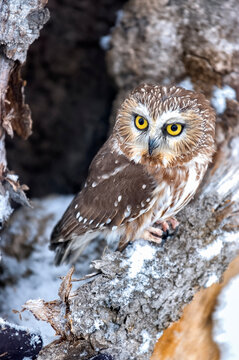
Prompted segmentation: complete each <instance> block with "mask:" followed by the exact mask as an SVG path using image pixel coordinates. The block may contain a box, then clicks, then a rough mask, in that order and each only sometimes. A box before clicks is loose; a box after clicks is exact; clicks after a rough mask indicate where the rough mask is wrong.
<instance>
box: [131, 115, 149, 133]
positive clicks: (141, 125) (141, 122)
mask: <svg viewBox="0 0 239 360" xmlns="http://www.w3.org/2000/svg"><path fill="white" fill-rule="evenodd" d="M134 123H135V126H136V127H137V129H139V130H145V129H147V127H148V126H149V123H148V121H147V120H146V119H145V118H144V117H143V116H140V115H137V116H136V118H135V120H134Z"/></svg>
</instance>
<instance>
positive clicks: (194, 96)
mask: <svg viewBox="0 0 239 360" xmlns="http://www.w3.org/2000/svg"><path fill="white" fill-rule="evenodd" d="M214 137H215V113H214V111H213V109H212V108H211V107H210V104H209V102H208V100H206V98H205V97H204V95H202V94H200V93H195V92H193V91H189V90H185V89H183V88H180V87H175V86H159V85H149V84H142V85H140V86H138V87H137V88H136V89H134V90H133V91H132V92H131V93H130V94H129V96H128V97H127V98H126V99H125V100H124V102H123V103H122V105H121V106H120V108H119V110H118V114H117V116H116V122H115V125H114V128H113V132H112V135H111V136H110V137H109V139H108V140H107V141H106V142H105V144H104V145H103V146H102V148H101V149H100V150H99V152H98V153H97V155H96V156H95V158H94V159H93V161H92V163H91V165H90V168H89V174H88V177H87V180H86V183H85V186H84V188H83V189H82V190H81V191H80V193H79V194H78V195H76V197H75V198H74V199H73V201H72V202H71V204H70V206H69V207H68V209H67V210H66V212H65V213H64V215H63V217H62V219H61V220H60V221H59V223H58V224H57V225H56V227H55V228H54V230H53V233H52V237H51V246H50V248H51V249H54V250H56V264H60V263H62V262H64V261H66V262H68V261H70V262H74V261H75V260H76V258H77V257H78V256H79V255H80V253H81V252H82V250H83V249H84V247H85V246H86V245H87V244H88V243H89V242H90V241H91V240H93V239H95V238H97V237H99V236H100V237H105V238H106V240H107V241H115V240H116V241H118V244H119V245H118V249H120V250H122V249H123V248H124V247H125V246H126V245H127V244H128V243H129V242H130V241H133V240H135V239H139V238H141V239H145V240H150V241H154V242H161V238H162V234H163V231H166V230H167V229H168V226H169V225H168V223H171V225H172V227H173V229H174V228H175V227H176V226H177V225H178V223H177V220H176V219H174V215H175V214H177V212H178V211H180V210H181V209H182V208H183V207H184V206H185V205H186V204H187V203H188V202H189V201H190V199H191V198H192V197H193V195H194V194H195V192H196V190H197V188H198V186H199V184H200V182H201V180H202V178H203V176H204V174H205V172H206V169H207V167H208V164H209V162H210V161H211V159H212V155H213V153H214V151H215V147H214ZM155 224H161V228H159V227H157V226H156V225H155Z"/></svg>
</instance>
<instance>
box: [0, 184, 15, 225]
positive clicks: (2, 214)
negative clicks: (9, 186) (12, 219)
mask: <svg viewBox="0 0 239 360" xmlns="http://www.w3.org/2000/svg"><path fill="white" fill-rule="evenodd" d="M12 211H13V210H12V208H11V206H10V199H9V192H8V191H6V193H5V194H4V195H1V194H0V223H1V224H2V223H3V222H5V221H6V220H7V219H8V218H9V216H10V215H11V213H12ZM0 227H1V226H0Z"/></svg>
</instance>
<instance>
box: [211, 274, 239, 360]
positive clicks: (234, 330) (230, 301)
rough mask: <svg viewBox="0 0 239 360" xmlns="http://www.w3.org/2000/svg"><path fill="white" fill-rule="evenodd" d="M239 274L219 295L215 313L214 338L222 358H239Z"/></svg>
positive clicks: (233, 359) (230, 359) (232, 359)
mask: <svg viewBox="0 0 239 360" xmlns="http://www.w3.org/2000/svg"><path fill="white" fill-rule="evenodd" d="M238 289H239V275H237V276H236V277H234V278H233V279H232V280H231V281H230V282H229V284H228V285H227V286H226V287H225V288H224V289H223V290H222V292H221V293H220V295H219V296H218V298H217V300H218V305H217V307H216V311H215V312H214V314H213V320H214V327H213V339H214V341H215V342H216V343H217V345H218V346H219V349H220V360H238V358H239V341H238V333H239V321H238V320H239V306H238V304H239V291H238Z"/></svg>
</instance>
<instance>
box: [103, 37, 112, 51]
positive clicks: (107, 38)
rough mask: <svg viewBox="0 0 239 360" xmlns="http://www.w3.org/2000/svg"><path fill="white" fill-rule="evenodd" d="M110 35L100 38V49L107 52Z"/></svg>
mask: <svg viewBox="0 0 239 360" xmlns="http://www.w3.org/2000/svg"><path fill="white" fill-rule="evenodd" d="M111 37H112V36H111V35H105V36H101V38H100V47H101V49H103V50H105V51H106V50H109V48H110V41H111Z"/></svg>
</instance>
